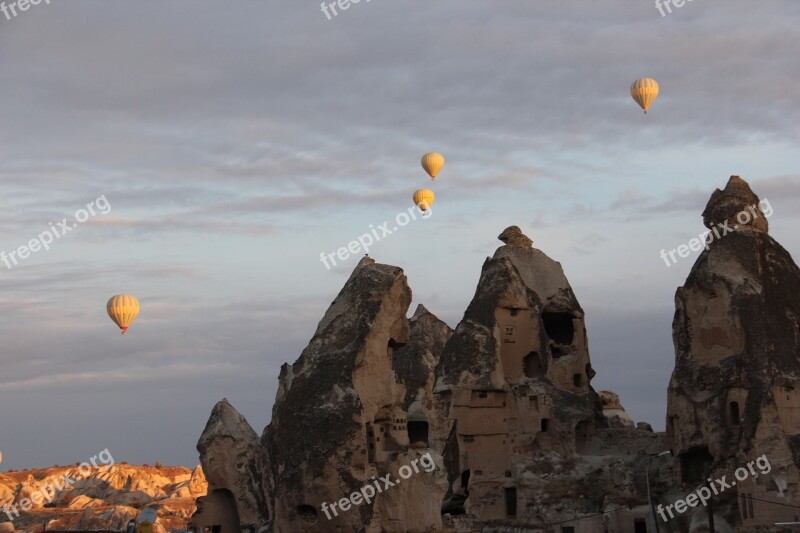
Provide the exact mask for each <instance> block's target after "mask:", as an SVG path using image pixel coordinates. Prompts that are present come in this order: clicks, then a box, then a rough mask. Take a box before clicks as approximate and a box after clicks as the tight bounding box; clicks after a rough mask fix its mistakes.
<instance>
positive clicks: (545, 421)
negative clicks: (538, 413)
mask: <svg viewBox="0 0 800 533" xmlns="http://www.w3.org/2000/svg"><path fill="white" fill-rule="evenodd" d="M541 426H542V433H544V432H546V431H547V428H548V427H550V419H548V418H542V424H541Z"/></svg>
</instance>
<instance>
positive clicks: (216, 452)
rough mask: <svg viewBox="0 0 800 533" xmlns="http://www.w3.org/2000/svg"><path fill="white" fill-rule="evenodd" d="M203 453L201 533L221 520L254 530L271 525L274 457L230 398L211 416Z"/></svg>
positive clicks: (202, 443) (197, 520) (197, 526)
mask: <svg viewBox="0 0 800 533" xmlns="http://www.w3.org/2000/svg"><path fill="white" fill-rule="evenodd" d="M197 451H199V452H200V464H201V465H202V466H203V470H202V471H203V472H204V473H205V477H206V479H207V480H208V494H207V495H206V496H205V497H203V498H200V499H198V501H197V506H198V509H197V515H196V516H195V530H197V531H202V528H203V527H205V526H211V525H214V524H216V523H217V522H219V521H222V522H224V523H227V524H235V525H236V527H239V525H242V526H245V527H249V528H251V529H253V530H257V529H258V528H260V527H264V526H266V525H267V523H268V522H269V515H270V512H269V501H270V499H269V489H268V487H267V486H266V484H265V479H264V472H265V467H264V461H265V460H266V459H267V457H268V455H267V453H266V450H265V448H264V447H263V445H262V443H261V439H260V438H259V436H258V434H257V433H256V432H255V431H254V430H253V428H252V427H251V426H250V424H249V423H248V422H247V420H245V418H244V417H243V416H242V415H241V414H240V413H239V412H238V411H237V410H236V409H234V408H233V406H232V405H231V404H230V403H229V402H228V400H227V399H223V400H222V401H220V402H218V403H217V404H216V405H215V406H214V409H213V410H212V411H211V416H210V417H209V419H208V422H207V423H206V428H205V430H204V431H203V433H202V435H201V436H200V440H199V441H198V442H197ZM232 502H235V505H232Z"/></svg>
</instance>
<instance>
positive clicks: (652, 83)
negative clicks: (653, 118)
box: [631, 78, 658, 113]
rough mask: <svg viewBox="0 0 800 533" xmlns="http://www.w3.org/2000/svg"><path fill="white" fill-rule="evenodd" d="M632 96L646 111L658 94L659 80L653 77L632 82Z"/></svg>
mask: <svg viewBox="0 0 800 533" xmlns="http://www.w3.org/2000/svg"><path fill="white" fill-rule="evenodd" d="M631 96H632V97H633V99H634V100H636V103H637V104H639V105H640V106H641V107H642V109H644V112H645V113H647V110H648V108H649V107H650V105H652V103H653V102H654V101H655V99H656V97H657V96H658V82H656V80H654V79H653V78H641V79H638V80H636V81H635V82H633V83H632V84H631Z"/></svg>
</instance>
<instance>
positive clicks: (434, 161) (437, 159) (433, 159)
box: [422, 152, 444, 181]
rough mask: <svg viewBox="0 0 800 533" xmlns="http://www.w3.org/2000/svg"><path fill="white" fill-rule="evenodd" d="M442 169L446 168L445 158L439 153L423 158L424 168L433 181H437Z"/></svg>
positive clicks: (429, 154)
mask: <svg viewBox="0 0 800 533" xmlns="http://www.w3.org/2000/svg"><path fill="white" fill-rule="evenodd" d="M442 167H444V156H443V155H442V154H440V153H439V152H429V153H427V154H425V155H423V156H422V168H424V169H425V172H427V173H428V175H429V176H430V177H431V181H433V180H435V179H436V175H437V174H439V171H440V170H442Z"/></svg>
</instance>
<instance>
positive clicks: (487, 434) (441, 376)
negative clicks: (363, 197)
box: [199, 177, 800, 533]
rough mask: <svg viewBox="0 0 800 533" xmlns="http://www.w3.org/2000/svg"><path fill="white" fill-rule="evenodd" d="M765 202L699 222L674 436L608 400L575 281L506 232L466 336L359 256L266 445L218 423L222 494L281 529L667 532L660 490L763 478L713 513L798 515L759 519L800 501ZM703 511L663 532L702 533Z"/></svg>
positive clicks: (794, 381) (211, 435)
mask: <svg viewBox="0 0 800 533" xmlns="http://www.w3.org/2000/svg"><path fill="white" fill-rule="evenodd" d="M767 207H769V206H768V204H765V203H763V202H762V203H760V204H759V201H758V198H757V197H756V196H755V195H754V194H753V193H752V191H750V188H749V186H748V185H747V184H746V183H745V182H744V181H742V180H740V179H739V178H736V177H733V178H731V181H730V182H729V184H728V186H727V187H726V188H725V190H723V191H719V190H718V191H716V192H715V193H714V194H713V195H712V198H711V200H710V201H709V204H708V206H707V207H706V210H705V211H704V213H703V219H704V222H705V224H706V226H707V227H709V228H710V229H712V231H714V232H715V233H714V235H715V239H713V242H712V240H711V239H709V242H710V246H709V250H707V251H706V252H704V253H703V254H701V256H700V258H699V259H698V261H697V263H696V264H695V266H694V268H693V269H692V272H691V274H690V275H689V278H688V279H687V281H686V284H685V285H684V287H682V288H680V289H679V290H678V293H677V295H676V314H675V320H674V340H675V349H676V366H675V371H674V374H673V376H672V380H671V382H670V385H669V394H668V395H669V406H668V433H655V432H653V430H652V427H651V426H650V425H649V424H648V423H647V422H639V423H638V424H636V426H635V427H634V422H633V420H632V419H631V417H630V416H629V415H628V414H627V413H626V411H625V409H624V408H623V407H622V403H621V402H620V399H619V396H618V395H617V394H615V393H613V392H610V391H602V392H600V393H599V394H598V393H596V392H595V391H594V389H593V388H592V386H591V381H592V378H593V377H594V375H595V371H594V370H593V368H592V364H591V360H590V357H589V348H588V340H587V332H586V323H585V317H584V312H583V310H582V308H581V306H580V304H579V303H578V300H577V298H576V296H575V294H574V292H573V290H572V288H571V286H570V284H569V282H568V281H567V278H566V276H565V274H564V271H563V269H562V268H561V265H560V264H559V263H558V262H556V261H554V260H553V259H551V258H549V257H548V256H547V255H546V254H545V253H544V252H542V251H540V250H537V249H535V248H534V247H533V242H532V240H531V239H530V238H529V237H527V236H526V235H524V234H523V233H522V231H521V230H520V229H519V228H518V227H516V226H511V227H509V228H506V229H505V230H504V231H503V232H502V233H501V234H500V236H499V239H500V240H501V241H502V242H503V243H504V245H503V246H501V247H499V248H498V249H497V250H496V252H495V253H494V255H493V256H492V257H491V258H487V260H486V262H485V263H484V265H483V270H482V272H481V277H480V280H479V282H478V287H477V289H476V291H475V295H474V297H473V299H472V301H471V302H470V304H469V306H468V308H467V310H466V312H465V313H464V317H463V318H462V320H461V321H460V322H459V323H458V325H457V327H456V328H455V330H451V329H450V328H449V327H448V326H447V324H445V323H444V322H442V321H441V320H439V319H438V318H436V317H435V316H434V315H433V314H431V313H430V312H429V311H428V310H427V309H425V307H424V306H422V305H420V306H418V307H417V309H416V311H415V313H414V315H413V316H412V317H411V318H410V319H408V318H406V313H407V310H408V307H409V304H410V302H411V290H410V289H409V287H408V285H407V283H406V277H405V275H404V274H403V271H402V270H401V269H400V268H398V267H394V266H390V265H381V264H377V263H375V261H374V260H372V259H369V258H364V259H362V260H361V262H360V263H359V264H358V266H357V267H356V268H355V269H354V271H353V273H352V274H351V276H350V278H349V279H348V280H347V282H346V283H345V285H344V287H343V288H342V290H341V292H340V293H339V294H338V296H337V297H336V299H335V300H334V301H333V303H332V304H331V306H330V307H329V309H328V310H327V312H326V313H325V316H324V317H323V318H322V320H321V322H320V323H319V325H318V327H317V330H316V332H315V333H314V336H313V338H312V339H311V341H310V343H309V345H308V346H307V347H306V349H305V350H303V352H302V354H301V355H300V357H299V358H298V359H297V361H295V362H294V364H292V365H288V364H284V365H283V367H282V369H281V373H280V378H279V388H278V393H277V397H276V400H275V404H274V407H273V413H272V415H273V416H272V422H271V423H270V425H269V426H268V427H267V428H266V429H265V431H264V433H263V435H262V437H261V440H260V444H258V443H257V442H256V439H255V437H254V433H253V432H252V430H251V429H250V427H249V426H248V425H247V424H246V422H245V421H244V419H243V418H241V417H240V416H239V415H238V414H235V411H233V410H232V408H230V406H228V405H227V403H224V404H223V405H221V406H220V405H218V406H217V408H215V412H214V413H213V414H212V419H215V418H216V419H223V418H224V419H227V420H230V422H226V423H222V422H214V423H212V421H211V420H210V421H209V426H208V427H207V428H206V432H204V434H203V438H201V443H202V442H207V444H206V445H204V446H199V448H202V449H201V453H202V455H203V457H202V463H203V466H204V467H205V468H206V471H207V474H208V477H209V483H210V486H211V487H212V488H213V487H219V488H225V489H227V490H229V491H230V494H231V496H232V497H231V498H230V499H229V501H228V502H227V503H226V504H225V505H226V506H227V507H226V508H227V509H229V511H226V512H228V515H229V516H232V515H230V513H231V512H233V511H236V507H237V506H238V507H239V508H240V509H239V512H240V513H241V509H243V508H246V509H248V510H250V511H252V510H253V509H256V510H257V512H254V516H257V518H258V520H260V521H261V522H257V521H256V522H250V524H251V525H253V526H256V527H258V526H259V525H266V530H267V531H271V532H275V533H285V532H292V533H294V532H306V531H308V532H310V531H341V532H351V531H363V532H370V533H373V532H374V533H378V532H401V531H402V532H423V531H450V532H472V531H487V532H489V531H496V532H500V531H503V532H506V531H508V532H510V531H523V530H525V531H582V532H594V531H606V532H617V533H628V532H631V533H638V532H639V531H653V530H654V524H653V522H652V517H653V514H654V513H653V512H652V511H651V509H650V508H649V506H648V504H647V502H648V500H647V495H648V493H650V494H652V496H653V499H654V501H655V502H656V503H657V504H661V505H668V504H670V503H673V502H675V501H676V500H677V499H681V498H685V497H686V495H687V494H688V493H689V492H691V491H693V490H694V489H696V488H697V487H698V484H699V483H702V482H703V481H704V480H705V479H707V478H708V477H709V476H714V477H721V476H723V475H727V476H728V479H731V477H732V476H733V475H737V478H736V479H737V480H738V474H735V473H740V472H741V468H743V467H744V466H746V465H749V466H747V468H748V469H751V470H750V471H749V474H748V476H747V478H746V479H742V481H741V482H739V483H738V484H737V485H735V489H732V490H730V491H728V492H726V493H723V494H719V495H716V497H715V499H714V506H715V508H714V514H715V516H717V517H718V522H717V524H716V525H717V531H733V529H732V528H733V527H735V526H737V525H740V524H743V526H741V525H740V531H750V530H751V529H748V528H756V527H769V524H771V523H774V521H778V519H785V520H786V521H791V520H796V519H798V518H800V517H797V516H795V514H796V513H797V510H796V509H794V508H792V507H791V506H786V507H783V508H775V507H769V505H771V504H769V503H765V502H770V501H771V502H785V503H787V504H790V503H791V502H795V503H796V502H798V501H800V481H798V468H797V467H798V462H800V392H798V391H800V383H798V379H800V376H799V375H798V374H800V359H799V357H800V356H799V355H798V354H800V320H799V317H800V308H799V307H798V306H800V272H798V268H797V267H796V266H795V265H794V263H793V262H792V260H791V257H789V254H788V253H787V252H786V251H785V250H783V248H781V247H780V246H779V245H778V244H777V243H776V242H775V241H774V240H772V238H771V237H770V236H769V235H768V234H767V231H768V224H767V221H766V216H767V214H766V211H764V210H765V209H766V208H767ZM745 209H746V212H747V213H749V216H748V217H747V220H745V217H744V216H742V215H740V213H741V212H744V211H745ZM769 213H770V214H771V208H770V209H769ZM728 227H729V228H730V229H727V231H726V228H728ZM720 232H721V233H720ZM718 233H719V234H718ZM724 233H727V234H724ZM224 413H227V415H225V414H224ZM218 427H227V429H226V430H224V431H220V430H218V429H209V428H218ZM227 435H239V436H238V437H235V438H232V439H231V438H227V437H226V436H227ZM211 443H216V444H213V445H212V444H211ZM670 447H671V451H672V453H673V454H674V459H671V458H669V457H667V455H668V453H669V450H670ZM256 458H260V459H258V460H256ZM767 459H768V460H769V465H767V464H764V461H766V460H767ZM412 464H415V465H417V467H418V466H419V465H424V468H423V469H422V470H420V469H419V468H417V470H416V471H415V472H412V471H411V469H410V465H412ZM767 466H769V468H767ZM404 468H405V469H407V470H405V473H406V474H408V475H404V474H403V469H404ZM752 468H758V472H755V471H752ZM259 469H260V471H259ZM737 469H740V470H737ZM751 474H752V475H751ZM756 474H757V475H756ZM401 478H402V479H401ZM259 479H261V480H262V481H261V485H260V486H259V485H258V482H257V480H259ZM379 479H380V480H383V479H386V480H387V481H389V483H386V484H383V483H380V484H379V481H378V480H379ZM732 486H733V485H732ZM235 487H239V489H235ZM372 487H376V488H377V490H373V488H372ZM381 489H383V490H381ZM367 490H368V491H369V492H371V493H372V494H370V495H369V497H367ZM254 495H258V496H263V498H264V501H263V502H260V503H259V502H258V501H255V500H254V499H253V498H254V497H255V498H256V500H257V498H258V496H254ZM231 508H233V511H230V509H231ZM776 509H777V510H776ZM268 511H270V512H268ZM705 511H706V508H704V507H702V506H697V507H696V508H692V510H691V511H690V512H686V513H685V514H682V515H681V516H678V517H677V518H675V519H674V520H672V521H670V522H669V523H665V522H664V521H662V520H661V518H660V517H659V518H658V520H659V524H661V526H662V528H661V530H662V531H665V530H668V531H703V527H705V526H704V523H705V520H706V519H707V516H706V515H705V514H704V513H705ZM221 512H222V511H220V510H217V511H214V513H211V515H213V514H215V513H221ZM248 512H249V511H248ZM219 516H222V515H221V514H220V515H219ZM214 518H215V519H216V517H214ZM267 521H268V522H267ZM770 521H772V522H770ZM242 522H243V520H242ZM209 523H214V522H213V520H212V522H209ZM235 529H236V528H235V527H234V530H235Z"/></svg>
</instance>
